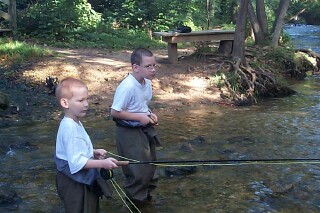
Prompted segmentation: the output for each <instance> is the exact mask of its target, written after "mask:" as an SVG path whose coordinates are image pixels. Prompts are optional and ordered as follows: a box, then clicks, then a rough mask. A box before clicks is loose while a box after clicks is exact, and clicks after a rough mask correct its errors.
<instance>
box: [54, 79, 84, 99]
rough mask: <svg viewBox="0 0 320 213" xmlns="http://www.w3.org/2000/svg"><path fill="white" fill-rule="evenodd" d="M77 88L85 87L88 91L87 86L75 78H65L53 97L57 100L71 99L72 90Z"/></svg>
mask: <svg viewBox="0 0 320 213" xmlns="http://www.w3.org/2000/svg"><path fill="white" fill-rule="evenodd" d="M79 87H85V88H87V89H88V87H87V85H86V84H85V83H83V82H82V81H81V80H79V79H76V78H71V77H68V78H65V79H63V80H62V81H61V82H60V83H59V84H58V86H57V88H56V91H55V95H56V97H57V99H58V100H60V99H61V98H66V99H71V98H72V96H73V91H74V89H77V88H79Z"/></svg>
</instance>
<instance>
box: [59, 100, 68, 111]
mask: <svg viewBox="0 0 320 213" xmlns="http://www.w3.org/2000/svg"><path fill="white" fill-rule="evenodd" d="M60 105H61V106H62V107H63V108H65V109H68V108H69V103H68V100H67V99H66V98H61V99H60Z"/></svg>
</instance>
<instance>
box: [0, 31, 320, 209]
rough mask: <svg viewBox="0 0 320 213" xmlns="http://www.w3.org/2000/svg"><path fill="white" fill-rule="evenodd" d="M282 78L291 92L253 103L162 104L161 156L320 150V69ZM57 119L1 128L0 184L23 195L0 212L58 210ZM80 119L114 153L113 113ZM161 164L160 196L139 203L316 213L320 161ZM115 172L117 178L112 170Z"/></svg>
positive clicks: (105, 203) (310, 153)
mask: <svg viewBox="0 0 320 213" xmlns="http://www.w3.org/2000/svg"><path fill="white" fill-rule="evenodd" d="M300 27H301V26H298V28H297V29H300ZM286 30H290V28H289V27H286ZM292 30H293V29H292ZM293 32H295V33H297V32H296V30H293ZM302 32H304V31H302ZM318 32H320V28H318ZM302 38H303V37H302ZM319 46H320V45H319V44H318V46H317V47H318V48H319ZM315 51H316V49H315ZM290 84H291V87H292V88H293V89H294V90H296V91H297V92H298V93H297V94H296V95H294V96H291V97H287V98H281V99H268V100H264V101H262V102H259V104H258V105H255V106H252V107H224V106H210V107H198V108H186V109H180V110H178V111H174V112H166V111H163V112H162V111H160V112H159V113H158V117H159V120H160V124H159V126H158V127H157V128H158V132H159V135H160V138H161V140H162V142H163V148H162V149H160V150H158V158H159V160H188V159H192V160H213V159H215V160H217V159H225V160H228V159H280V158H319V156H320V128H319V126H320V123H319V121H320V114H319V113H318V112H319V110H320V102H319V97H320V78H319V77H317V76H308V77H307V78H306V79H305V80H304V81H293V82H291V83H290ZM155 112H157V110H156V109H155ZM58 122H59V121H47V122H42V123H30V124H28V125H22V126H19V125H18V126H10V127H5V128H1V129H0V148H1V150H2V151H3V152H2V153H0V159H1V161H0V164H1V174H0V187H1V189H2V190H3V189H5V190H14V191H16V192H17V194H18V195H19V196H20V197H21V201H20V202H17V203H16V204H14V205H1V204H0V212H21V213H22V212H57V213H58V212H63V207H62V204H61V202H60V200H59V198H58V196H57V193H56V188H55V180H54V176H55V169H54V165H53V158H52V156H53V153H54V145H55V136H56V132H57V127H58ZM83 123H84V126H85V127H86V129H87V131H88V133H89V135H90V136H91V139H92V141H93V143H94V146H95V147H105V148H106V149H107V150H108V151H110V152H113V153H116V148H115V142H114V138H115V137H114V123H113V122H112V121H111V120H107V119H105V118H99V117H96V116H94V115H91V116H87V117H86V118H85V119H84V120H83ZM9 144H11V145H10V146H9ZM166 169H168V168H167V167H158V173H159V175H160V180H159V186H158V188H157V189H156V191H155V192H154V195H155V197H156V200H157V201H159V203H158V204H157V205H154V206H152V207H151V206H150V207H147V208H145V209H141V212H148V213H151V212H152V213H154V212H158V213H164V212H170V213H175V212H177V213H180V212H181V213H182V212H183V213H194V212H290V213H292V212H320V193H319V192H320V164H311V163H310V164H309V163H304V164H291V163H289V162H288V163H287V164H281V165H273V164H272V165H268V164H262V165H261V164H250V165H232V166H230V165H229V166H226V165H215V166H213V165H210V166H198V167H196V170H194V172H193V173H192V174H189V175H175V174H174V173H172V174H171V175H168V173H166V172H165V171H168V170H166ZM114 179H115V181H116V182H117V183H118V184H119V185H120V186H121V185H122V183H123V176H122V173H121V171H120V170H115V171H114ZM100 206H101V208H102V212H108V213H118V212H128V210H127V209H126V207H125V206H124V205H123V202H122V200H121V198H120V197H119V196H118V194H117V193H116V192H114V195H113V198H112V199H109V200H106V199H102V200H101V203H100Z"/></svg>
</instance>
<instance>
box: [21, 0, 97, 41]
mask: <svg viewBox="0 0 320 213" xmlns="http://www.w3.org/2000/svg"><path fill="white" fill-rule="evenodd" d="M100 22H101V15H100V14H98V13H96V12H95V11H94V10H92V9H91V7H90V4H88V3H87V1H86V0H76V1H69V0H45V1H44V2H39V3H35V4H33V5H31V6H30V7H29V8H28V9H27V10H26V11H25V13H24V14H22V17H21V23H24V24H23V25H22V26H21V29H20V31H21V33H22V34H28V35H30V36H40V35H41V36H46V37H47V38H49V39H54V40H58V41H61V40H64V39H66V37H67V35H68V34H72V33H77V32H78V31H81V30H90V29H91V28H93V27H96V26H97V25H98V24H99V23H100Z"/></svg>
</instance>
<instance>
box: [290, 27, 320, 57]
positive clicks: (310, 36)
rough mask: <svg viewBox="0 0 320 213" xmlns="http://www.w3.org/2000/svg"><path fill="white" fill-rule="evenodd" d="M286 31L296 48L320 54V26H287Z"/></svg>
mask: <svg viewBox="0 0 320 213" xmlns="http://www.w3.org/2000/svg"><path fill="white" fill-rule="evenodd" d="M284 30H285V32H287V33H288V34H289V35H290V37H291V39H292V41H293V43H294V45H295V47H296V48H301V49H309V50H312V51H314V52H317V53H320V26H318V25H296V26H295V25H286V26H285V27H284Z"/></svg>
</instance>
